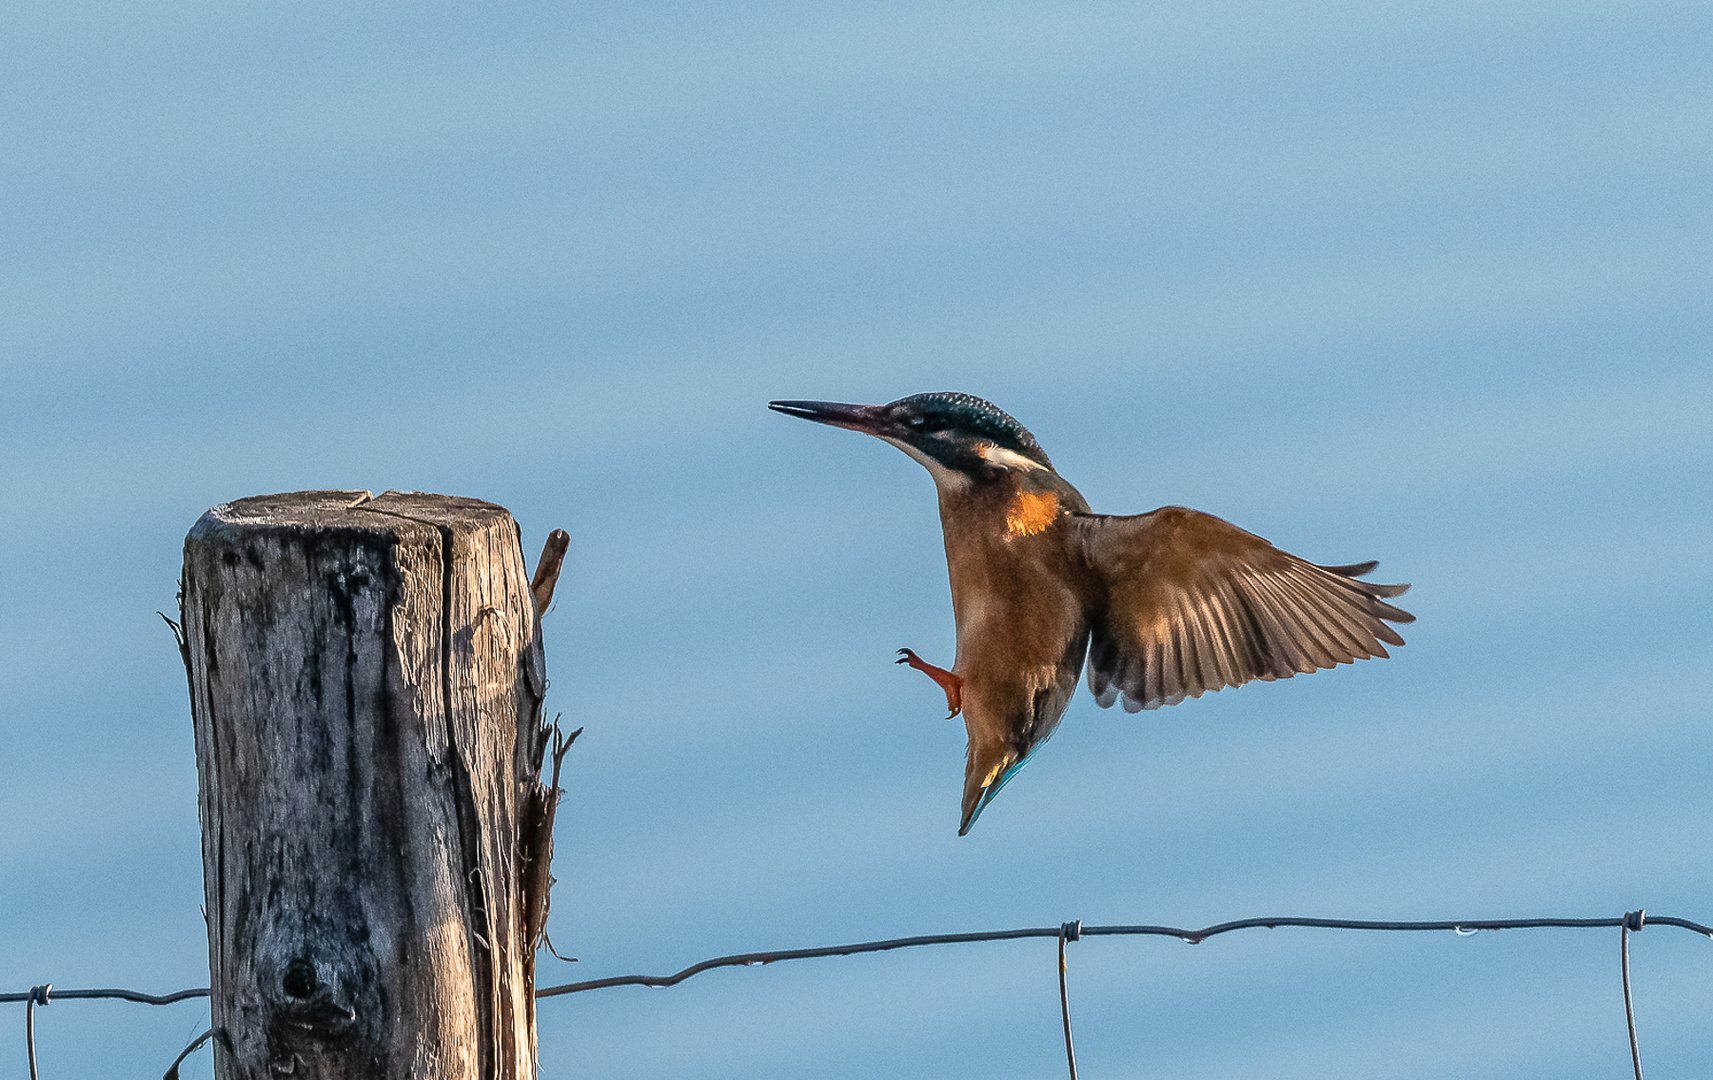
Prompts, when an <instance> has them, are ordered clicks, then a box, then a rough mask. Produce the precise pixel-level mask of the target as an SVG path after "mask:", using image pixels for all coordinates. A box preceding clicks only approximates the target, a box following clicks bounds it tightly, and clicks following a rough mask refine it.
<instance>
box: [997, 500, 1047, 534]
mask: <svg viewBox="0 0 1713 1080" xmlns="http://www.w3.org/2000/svg"><path fill="white" fill-rule="evenodd" d="M1058 516H1059V500H1058V498H1057V497H1056V496H1054V495H1053V493H1052V492H1050V491H1043V492H1033V491H1020V492H1018V493H1017V498H1016V500H1015V501H1013V502H1012V504H1011V506H1010V508H1009V509H1008V510H1007V511H1006V515H1005V531H1006V533H1007V534H1009V535H1011V536H1034V535H1035V534H1036V533H1038V532H1040V531H1041V530H1042V529H1045V528H1046V527H1047V526H1049V525H1051V524H1052V523H1053V520H1054V519H1055V518H1057V517H1058Z"/></svg>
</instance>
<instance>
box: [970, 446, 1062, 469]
mask: <svg viewBox="0 0 1713 1080" xmlns="http://www.w3.org/2000/svg"><path fill="white" fill-rule="evenodd" d="M981 458H982V460H983V461H985V462H987V463H988V464H989V465H997V466H999V467H1000V468H1002V469H1041V470H1045V469H1046V468H1047V467H1046V466H1045V465H1043V464H1041V463H1040V462H1039V461H1036V460H1035V459H1034V458H1027V457H1024V456H1023V455H1022V454H1019V453H1018V452H1017V451H1015V450H1007V449H1005V448H1004V447H1003V446H995V445H993V444H992V443H987V444H986V445H984V446H983V447H982V448H981Z"/></svg>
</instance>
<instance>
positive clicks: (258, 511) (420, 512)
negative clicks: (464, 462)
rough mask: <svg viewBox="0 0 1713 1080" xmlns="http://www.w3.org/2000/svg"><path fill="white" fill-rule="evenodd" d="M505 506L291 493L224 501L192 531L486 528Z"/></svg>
mask: <svg viewBox="0 0 1713 1080" xmlns="http://www.w3.org/2000/svg"><path fill="white" fill-rule="evenodd" d="M510 517H511V514H510V513H509V512H508V511H507V510H506V509H505V507H503V506H497V505H495V504H494V503H491V502H484V501H483V500H481V499H468V498H464V497H462V496H458V495H435V494H431V493H428V492H421V491H388V492H385V493H383V494H381V495H379V496H374V495H371V494H370V493H369V492H367V491H288V492H282V493H280V494H277V495H252V496H250V497H249V498H244V499H235V500H233V501H232V502H225V503H221V504H220V505H218V506H216V507H213V508H212V509H210V510H209V511H208V512H207V513H205V514H203V515H202V520H200V521H198V522H197V524H196V528H195V529H193V530H192V533H193V534H195V533H196V532H199V531H202V530H205V529H213V530H226V529H233V528H238V529H246V528H264V529H266V528H283V529H356V530H360V531H376V532H393V531H396V530H397V529H398V527H399V525H400V524H401V521H400V519H404V520H408V521H416V522H420V523H422V524H424V525H429V526H439V527H446V528H460V527H462V528H471V527H475V528H482V527H485V526H488V525H491V524H493V523H494V521H495V519H498V518H504V519H509V518H510Z"/></svg>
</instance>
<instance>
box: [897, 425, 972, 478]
mask: <svg viewBox="0 0 1713 1080" xmlns="http://www.w3.org/2000/svg"><path fill="white" fill-rule="evenodd" d="M880 438H881V439H883V440H885V441H886V442H889V443H891V444H892V445H893V446H896V447H898V449H900V450H902V451H904V452H905V453H906V454H909V455H910V456H911V457H913V458H915V459H916V460H917V461H919V462H921V463H922V467H923V468H924V469H927V470H928V475H929V476H932V477H933V478H934V486H935V487H936V488H939V489H940V490H941V491H962V490H963V489H965V488H967V487H969V486H970V478H969V477H967V476H965V475H964V474H963V473H961V472H958V471H957V470H955V469H948V468H946V467H945V466H944V465H942V464H940V463H939V462H938V461H935V460H934V459H933V458H931V457H929V456H928V455H927V454H924V453H923V452H922V451H920V450H918V449H916V448H915V447H914V446H911V445H910V444H909V443H907V442H903V441H901V440H899V439H894V438H890V437H888V436H886V435H882V436H880Z"/></svg>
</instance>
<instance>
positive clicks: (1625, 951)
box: [1618, 911, 1646, 1080]
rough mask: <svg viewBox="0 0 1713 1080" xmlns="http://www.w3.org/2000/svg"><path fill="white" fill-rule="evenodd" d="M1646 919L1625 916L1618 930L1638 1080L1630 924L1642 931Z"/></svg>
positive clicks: (1638, 1078) (1633, 1063) (1627, 1022)
mask: <svg viewBox="0 0 1713 1080" xmlns="http://www.w3.org/2000/svg"><path fill="white" fill-rule="evenodd" d="M1645 918H1646V915H1644V914H1643V913H1642V912H1640V911H1636V912H1632V913H1631V914H1629V915H1625V916H1624V924H1623V926H1621V927H1620V928H1619V930H1618V970H1619V971H1620V972H1621V973H1622V974H1623V977H1624V1024H1625V1026H1627V1027H1628V1028H1629V1029H1630V1065H1631V1066H1632V1067H1634V1068H1635V1070H1636V1080H1642V1051H1641V1047H1640V1045H1639V1044H1637V1042H1636V1009H1635V1005H1634V1003H1633V1002H1632V1001H1631V999H1630V923H1631V922H1632V921H1633V922H1634V923H1635V924H1636V929H1638V930H1640V929H1641V928H1642V924H1643V920H1644V919H1645Z"/></svg>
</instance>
